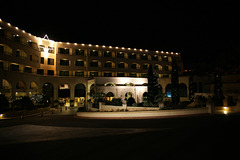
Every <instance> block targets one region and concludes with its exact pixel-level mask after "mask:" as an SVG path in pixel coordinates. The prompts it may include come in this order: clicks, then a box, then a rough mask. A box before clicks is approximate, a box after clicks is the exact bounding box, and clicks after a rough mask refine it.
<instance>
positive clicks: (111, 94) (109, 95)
mask: <svg viewBox="0 0 240 160" xmlns="http://www.w3.org/2000/svg"><path fill="white" fill-rule="evenodd" d="M113 98H114V94H113V93H112V92H108V93H107V94H106V100H107V101H109V102H111V101H112V99H113Z"/></svg>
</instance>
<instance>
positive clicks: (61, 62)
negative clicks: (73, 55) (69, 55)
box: [60, 59, 69, 66]
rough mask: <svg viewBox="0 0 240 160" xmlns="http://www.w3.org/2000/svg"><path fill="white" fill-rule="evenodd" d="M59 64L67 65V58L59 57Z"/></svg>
mask: <svg viewBox="0 0 240 160" xmlns="http://www.w3.org/2000/svg"><path fill="white" fill-rule="evenodd" d="M60 65H63V66H69V60H67V59H60Z"/></svg>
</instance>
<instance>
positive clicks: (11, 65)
mask: <svg viewBox="0 0 240 160" xmlns="http://www.w3.org/2000/svg"><path fill="white" fill-rule="evenodd" d="M10 70H11V71H19V65H17V64H10Z"/></svg>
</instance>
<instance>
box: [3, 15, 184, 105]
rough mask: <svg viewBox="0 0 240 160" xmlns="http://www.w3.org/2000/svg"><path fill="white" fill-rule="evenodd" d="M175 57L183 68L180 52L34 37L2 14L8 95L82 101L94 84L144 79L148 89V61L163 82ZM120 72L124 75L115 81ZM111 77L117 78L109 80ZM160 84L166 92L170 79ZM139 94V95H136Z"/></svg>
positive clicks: (131, 83) (124, 83)
mask: <svg viewBox="0 0 240 160" xmlns="http://www.w3.org/2000/svg"><path fill="white" fill-rule="evenodd" d="M173 58H175V59H176V60H177V62H178V68H179V73H180V74H181V73H182V70H183V65H182V61H181V56H180V54H179V53H173V52H165V51H150V50H147V49H137V48H128V47H122V46H105V45H95V44H83V43H69V42H57V41H54V40H50V39H49V38H48V36H47V35H46V36H44V38H40V37H36V36H34V35H32V34H31V33H27V32H26V31H24V30H22V29H20V28H18V27H16V26H13V25H11V24H10V23H7V22H4V21H3V20H1V19H0V93H1V94H5V95H6V96H7V97H11V96H28V95H32V94H35V93H44V94H46V95H47V96H48V97H50V101H51V102H53V101H54V100H58V99H59V98H60V99H64V100H65V101H66V102H69V101H70V100H74V101H75V106H79V105H81V104H83V103H84V101H86V100H88V99H89V98H90V91H91V90H95V91H96V90H97V88H101V87H100V86H101V85H102V86H106V87H108V86H109V87H111V86H115V87H116V86H120V87H123V86H126V87H127V86H128V87H129V86H132V87H135V88H136V87H141V86H144V85H145V86H144V87H143V88H145V89H143V90H144V91H146V90H147V89H146V83H147V81H146V78H145V77H146V76H147V70H148V66H149V64H152V66H153V67H154V69H155V71H156V72H157V74H158V75H159V82H161V81H164V82H166V81H167V82H169V83H170V77H171V69H172V66H171V65H172V59H173ZM101 77H103V80H101V82H103V81H104V82H107V83H105V84H97V80H96V79H98V81H99V79H101ZM106 77H107V78H106ZM117 77H119V79H121V80H122V81H121V80H118V81H117V80H116V79H117ZM123 77H125V78H123ZM123 79H124V80H123ZM126 79H128V80H129V81H126ZM112 80H114V81H117V83H111V81H112ZM180 81H181V80H180ZM140 82H141V83H142V84H140ZM136 83H137V84H136ZM161 87H162V90H163V92H167V91H166V87H167V84H164V86H161ZM184 87H185V88H187V87H188V83H185V86H184ZM105 90H106V89H105ZM109 90H111V88H110V89H109ZM98 91H99V90H98ZM106 92H107V91H106ZM112 92H115V91H112ZM126 92H127V90H126ZM136 94H138V92H136ZM141 94H142V92H141ZM116 96H117V97H123V96H125V95H124V94H123V93H122V94H121V95H119V94H118V95H116V94H115V97H116ZM137 96H139V97H141V96H140V95H134V97H135V98H137ZM186 96H187V95H186ZM139 99H141V98H139Z"/></svg>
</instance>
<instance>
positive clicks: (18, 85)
mask: <svg viewBox="0 0 240 160" xmlns="http://www.w3.org/2000/svg"><path fill="white" fill-rule="evenodd" d="M16 89H22V90H25V89H26V86H25V83H24V82H23V81H18V82H17V85H16Z"/></svg>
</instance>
